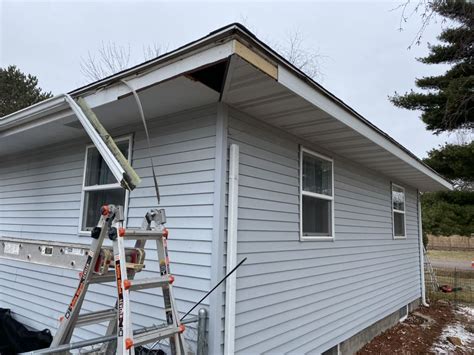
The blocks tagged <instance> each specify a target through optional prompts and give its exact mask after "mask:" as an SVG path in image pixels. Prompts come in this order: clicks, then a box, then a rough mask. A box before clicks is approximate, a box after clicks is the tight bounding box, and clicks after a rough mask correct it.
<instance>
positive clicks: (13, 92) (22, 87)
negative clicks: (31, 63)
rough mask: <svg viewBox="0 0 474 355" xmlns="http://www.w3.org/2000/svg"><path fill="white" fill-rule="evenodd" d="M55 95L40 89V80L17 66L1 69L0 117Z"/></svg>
mask: <svg viewBox="0 0 474 355" xmlns="http://www.w3.org/2000/svg"><path fill="white" fill-rule="evenodd" d="M52 96H53V95H52V94H51V93H50V92H44V91H43V90H42V89H41V88H39V87H38V79H37V78H36V77H35V76H33V75H30V74H28V75H26V74H24V73H22V72H21V71H20V70H19V69H18V68H17V67H16V66H14V65H10V66H9V67H8V68H6V69H3V68H0V117H3V116H6V115H8V114H10V113H12V112H15V111H18V110H21V109H22V108H25V107H28V106H30V105H33V104H35V103H37V102H39V101H43V100H45V99H47V98H49V97H52Z"/></svg>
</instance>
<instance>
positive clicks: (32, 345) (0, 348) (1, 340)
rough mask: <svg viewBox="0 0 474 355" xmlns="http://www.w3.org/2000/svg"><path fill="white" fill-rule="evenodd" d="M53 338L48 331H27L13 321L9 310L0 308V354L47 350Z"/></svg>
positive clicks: (8, 354) (9, 354)
mask: <svg viewBox="0 0 474 355" xmlns="http://www.w3.org/2000/svg"><path fill="white" fill-rule="evenodd" d="M52 341H53V337H52V336H51V332H50V331H49V329H44V330H42V331H32V330H28V328H26V327H25V326H24V325H23V324H21V323H20V322H18V321H17V320H15V319H13V317H12V315H11V312H10V310H9V309H5V308H0V354H1V355H14V354H17V353H21V352H26V351H33V350H38V349H43V348H47V347H49V346H50V345H51V342H52Z"/></svg>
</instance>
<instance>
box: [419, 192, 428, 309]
mask: <svg viewBox="0 0 474 355" xmlns="http://www.w3.org/2000/svg"><path fill="white" fill-rule="evenodd" d="M417 205H418V206H417V207H418V243H419V251H420V287H421V304H422V305H423V306H425V307H429V304H428V303H427V302H426V288H425V253H424V245H423V220H422V214H421V194H420V191H417Z"/></svg>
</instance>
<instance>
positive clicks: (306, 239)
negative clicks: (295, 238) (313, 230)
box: [300, 235, 334, 242]
mask: <svg viewBox="0 0 474 355" xmlns="http://www.w3.org/2000/svg"><path fill="white" fill-rule="evenodd" d="M333 241H334V236H316V235H314V236H311V235H302V236H300V242H333Z"/></svg>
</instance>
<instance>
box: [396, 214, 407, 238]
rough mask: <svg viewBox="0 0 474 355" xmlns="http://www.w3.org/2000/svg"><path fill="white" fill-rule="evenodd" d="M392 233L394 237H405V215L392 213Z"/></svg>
mask: <svg viewBox="0 0 474 355" xmlns="http://www.w3.org/2000/svg"><path fill="white" fill-rule="evenodd" d="M393 226H394V227H393V228H394V230H393V232H394V234H395V236H396V237H404V236H405V214H404V213H399V212H393Z"/></svg>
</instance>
